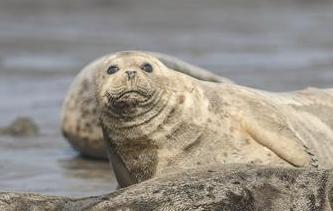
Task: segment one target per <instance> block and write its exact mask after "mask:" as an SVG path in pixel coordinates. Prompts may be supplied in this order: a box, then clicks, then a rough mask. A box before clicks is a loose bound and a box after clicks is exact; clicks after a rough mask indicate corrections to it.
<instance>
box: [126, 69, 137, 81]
mask: <svg viewBox="0 0 333 211" xmlns="http://www.w3.org/2000/svg"><path fill="white" fill-rule="evenodd" d="M125 73H126V74H127V77H128V80H131V79H133V78H135V75H136V71H133V70H127V71H126V72H125Z"/></svg>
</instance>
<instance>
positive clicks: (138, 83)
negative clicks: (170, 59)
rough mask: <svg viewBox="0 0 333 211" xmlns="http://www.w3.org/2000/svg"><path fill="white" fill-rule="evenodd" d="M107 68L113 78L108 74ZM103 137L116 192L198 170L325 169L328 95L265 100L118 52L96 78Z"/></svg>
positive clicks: (329, 141) (264, 95)
mask: <svg viewBox="0 0 333 211" xmlns="http://www.w3.org/2000/svg"><path fill="white" fill-rule="evenodd" d="M110 68H111V70H112V71H109V70H110ZM94 87H95V96H96V100H97V104H98V108H99V110H100V112H101V113H100V119H101V123H102V127H103V132H104V137H105V140H106V141H107V144H108V148H109V152H110V159H111V162H112V164H113V168H114V171H115V173H116V176H117V179H118V181H119V183H120V185H121V186H122V187H125V186H128V185H131V184H134V183H137V182H141V181H143V180H146V179H149V178H151V177H154V176H156V175H160V174H164V173H165V172H168V171H174V170H176V169H186V168H195V167H197V166H201V165H208V164H209V165H210V164H227V163H250V164H259V165H274V166H294V167H305V166H314V167H317V166H318V165H320V166H321V167H331V166H332V161H331V160H328V159H327V157H325V156H328V155H329V154H331V153H332V151H333V150H332V146H333V133H332V127H331V126H332V124H333V116H327V115H326V116H325V115H324V113H323V108H327V109H328V110H330V111H331V110H332V107H331V106H332V105H333V92H332V91H331V90H306V91H300V92H294V93H279V94H278V93H269V92H265V91H260V90H255V89H251V88H247V87H242V86H239V85H235V84H232V83H212V82H204V81H200V80H197V79H194V78H192V77H190V76H188V75H184V74H182V73H179V72H176V71H173V70H172V69H170V68H168V67H166V66H165V65H164V64H163V63H161V62H160V61H159V59H157V58H156V57H154V56H151V55H149V54H145V53H142V52H121V53H118V54H115V55H113V56H111V57H108V58H105V59H104V61H103V62H101V63H100V66H99V67H98V68H97V69H96V72H95V86H94Z"/></svg>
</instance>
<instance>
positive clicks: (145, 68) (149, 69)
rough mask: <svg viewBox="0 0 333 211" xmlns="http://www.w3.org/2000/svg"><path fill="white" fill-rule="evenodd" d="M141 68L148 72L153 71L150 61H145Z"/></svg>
mask: <svg viewBox="0 0 333 211" xmlns="http://www.w3.org/2000/svg"><path fill="white" fill-rule="evenodd" d="M140 68H141V70H143V71H145V72H147V73H151V72H153V66H152V65H151V64H149V63H144V64H143V65H141V67H140Z"/></svg>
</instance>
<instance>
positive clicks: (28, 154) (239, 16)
mask: <svg viewBox="0 0 333 211" xmlns="http://www.w3.org/2000/svg"><path fill="white" fill-rule="evenodd" d="M332 11H333V1H325V0H321V1H310V0H294V1H288V0H281V1H275V0H250V1H249V0H206V1H199V0H182V1H177V0H168V1H166V0H164V1H156V0H141V1H134V0H131V1H129V0H125V1H124V0H98V1H93V0H80V1H79V0H71V1H67V0H66V1H65V0H59V1H47V2H46V1H42V0H26V1H20V0H5V1H0V127H1V126H5V125H8V124H9V123H10V122H11V121H12V120H13V119H15V118H16V117H18V116H29V117H32V118H33V119H34V120H36V121H37V123H38V124H39V125H40V127H41V135H40V136H39V137H37V138H12V137H6V136H2V137H0V191H29V192H41V193H47V194H57V195H67V196H87V195H92V194H101V193H105V192H110V191H112V190H114V189H115V187H116V183H115V180H114V177H113V176H112V174H111V170H110V168H109V166H108V163H107V162H102V161H94V160H86V159H82V158H79V157H77V153H76V152H74V151H73V150H72V149H71V148H70V146H69V145H68V144H67V142H66V141H65V140H64V139H63V138H62V136H61V134H60V131H59V115H60V109H61V104H62V100H63V97H64V95H65V93H66V90H67V89H68V86H69V84H70V82H71V80H72V79H73V78H74V76H75V74H76V73H77V72H78V71H79V70H80V68H82V67H83V66H84V65H85V64H87V63H88V62H90V61H91V60H93V59H94V58H96V57H99V56H101V55H103V54H106V53H110V52H114V51H119V50H128V49H142V50H151V51H159V52H164V53H169V54H171V55H174V56H177V57H180V58H182V59H184V60H187V61H189V62H191V63H194V64H196V65H200V66H202V67H205V68H208V69H210V70H212V71H214V72H216V73H218V74H221V75H223V76H225V77H228V78H231V79H232V80H234V81H236V82H238V83H240V84H244V85H248V86H252V87H256V88H261V89H267V90H274V91H286V90H293V89H300V88H304V87H307V86H317V87H332V83H333V36H332V34H333V27H332V23H333V13H332Z"/></svg>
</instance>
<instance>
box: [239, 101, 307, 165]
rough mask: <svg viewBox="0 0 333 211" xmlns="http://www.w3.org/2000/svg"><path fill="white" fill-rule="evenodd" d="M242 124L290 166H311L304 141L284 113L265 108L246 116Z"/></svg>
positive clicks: (258, 140)
mask: <svg viewBox="0 0 333 211" xmlns="http://www.w3.org/2000/svg"><path fill="white" fill-rule="evenodd" d="M258 111H260V113H259V112H258ZM241 124H242V127H243V129H244V130H245V131H246V132H247V133H248V134H249V135H250V136H251V137H252V138H253V139H254V140H255V141H257V142H258V143H259V144H261V145H263V146H265V147H267V148H268V149H270V150H272V152H274V153H275V154H277V155H278V156H279V157H280V158H282V159H284V160H285V161H287V162H289V163H290V164H292V165H294V166H297V167H304V166H309V165H311V156H310V155H309V154H308V153H307V152H306V150H305V146H304V143H303V141H302V140H301V139H300V138H299V137H298V136H297V134H296V133H295V132H294V131H293V130H292V128H291V127H290V126H289V124H288V121H287V119H286V117H285V116H284V115H283V113H280V112H278V111H277V110H276V109H273V108H267V107H265V108H263V109H258V110H256V112H253V111H252V112H251V115H245V117H243V119H242V120H241Z"/></svg>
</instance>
